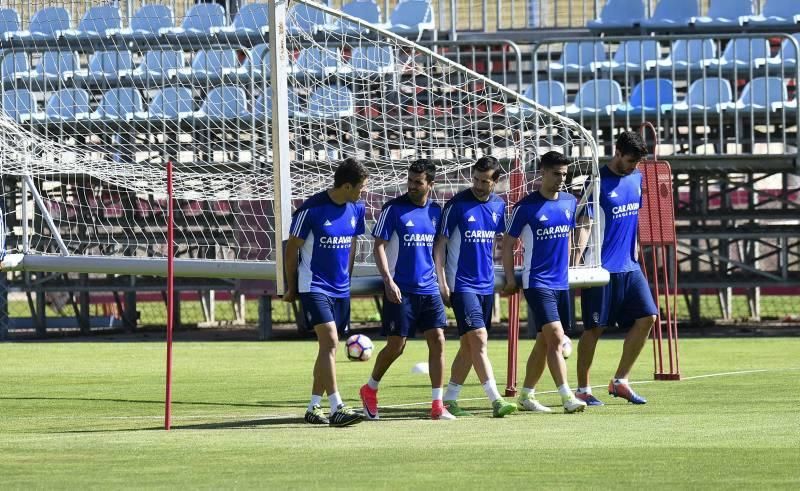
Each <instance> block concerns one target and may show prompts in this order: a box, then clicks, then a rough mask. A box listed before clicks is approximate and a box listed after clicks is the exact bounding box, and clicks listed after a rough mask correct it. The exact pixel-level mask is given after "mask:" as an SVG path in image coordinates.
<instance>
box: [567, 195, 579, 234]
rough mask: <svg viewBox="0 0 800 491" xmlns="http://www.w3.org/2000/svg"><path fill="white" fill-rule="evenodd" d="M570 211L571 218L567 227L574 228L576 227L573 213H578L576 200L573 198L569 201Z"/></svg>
mask: <svg viewBox="0 0 800 491" xmlns="http://www.w3.org/2000/svg"><path fill="white" fill-rule="evenodd" d="M570 210H571V211H572V218H570V221H569V226H570V228H575V227H576V226H577V224H576V222H575V213H577V212H578V200H576V199H575V197H573V198H572V199H571V200H570Z"/></svg>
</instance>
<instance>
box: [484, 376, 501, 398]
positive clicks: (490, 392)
mask: <svg viewBox="0 0 800 491" xmlns="http://www.w3.org/2000/svg"><path fill="white" fill-rule="evenodd" d="M483 391H484V392H486V397H488V398H489V401H491V402H494V401H496V400H498V399H500V392H498V391H497V383H496V382H495V381H494V379H491V378H490V379H489V380H487V381H486V382H484V383H483Z"/></svg>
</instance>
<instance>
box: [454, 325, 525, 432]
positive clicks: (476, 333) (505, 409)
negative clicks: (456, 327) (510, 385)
mask: <svg viewBox="0 0 800 491" xmlns="http://www.w3.org/2000/svg"><path fill="white" fill-rule="evenodd" d="M462 337H464V338H467V342H468V343H469V353H470V357H471V359H472V366H473V367H475V374H476V375H477V376H478V380H479V381H480V382H481V385H482V386H483V391H484V392H485V393H486V396H487V397H488V398H489V401H491V403H492V413H493V416H494V417H496V418H502V417H503V416H506V415H509V414H511V413H513V412H515V411H516V410H517V405H516V404H512V403H510V402H506V401H505V400H504V399H503V398H502V397H501V396H500V392H499V391H498V390H497V382H496V381H495V379H494V370H492V362H491V361H489V354H488V353H487V350H486V347H487V342H488V337H489V336H488V333H487V332H486V329H485V328H483V327H482V328H480V329H475V330H472V331H469V332H467V333H466V334H464V336H462Z"/></svg>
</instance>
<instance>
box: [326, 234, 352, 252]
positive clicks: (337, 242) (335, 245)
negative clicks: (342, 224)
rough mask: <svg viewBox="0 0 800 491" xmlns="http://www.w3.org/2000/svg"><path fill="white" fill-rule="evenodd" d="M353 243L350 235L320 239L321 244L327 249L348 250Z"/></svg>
mask: <svg viewBox="0 0 800 491" xmlns="http://www.w3.org/2000/svg"><path fill="white" fill-rule="evenodd" d="M352 242H353V237H352V236H350V235H331V236H327V235H323V236H322V237H320V238H319V244H320V246H322V247H323V248H325V249H346V248H348V247H350V244H351V243H352Z"/></svg>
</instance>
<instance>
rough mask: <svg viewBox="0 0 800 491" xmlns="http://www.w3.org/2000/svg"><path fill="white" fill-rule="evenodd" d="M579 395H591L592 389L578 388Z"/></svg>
mask: <svg viewBox="0 0 800 491" xmlns="http://www.w3.org/2000/svg"><path fill="white" fill-rule="evenodd" d="M578 393H579V394H591V393H592V388H591V387H578Z"/></svg>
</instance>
